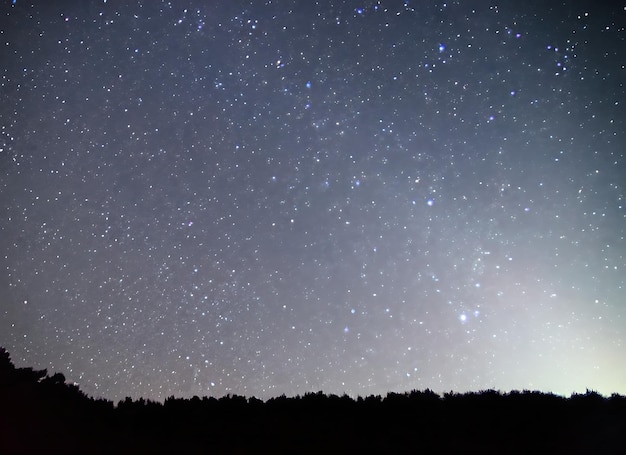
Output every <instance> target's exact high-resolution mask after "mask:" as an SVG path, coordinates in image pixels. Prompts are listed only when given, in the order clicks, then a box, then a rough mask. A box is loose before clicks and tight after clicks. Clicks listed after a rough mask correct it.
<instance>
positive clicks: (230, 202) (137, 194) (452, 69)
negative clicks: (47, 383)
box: [0, 0, 626, 400]
mask: <svg viewBox="0 0 626 455" xmlns="http://www.w3.org/2000/svg"><path fill="white" fill-rule="evenodd" d="M624 5H625V4H624V2H617V1H614V2H584V1H577V2H552V1H550V2H547V1H523V2H521V1H503V2H499V1H493V2H487V1H475V2H472V1H463V2H456V1H450V2H418V1H415V0H407V1H391V0H389V1H372V0H365V1H347V0H346V1H295V0H292V1H283V0H274V1H269V0H267V1H261V0H259V1H256V0H255V1H240V0H229V1H211V2H209V1H191V2H177V1H171V2H166V1H157V0H154V1H147V0H146V1H143V2H122V1H113V0H109V1H106V0H105V1H64V2H28V1H22V0H16V1H2V3H1V4H0V11H1V13H2V14H1V15H0V45H1V46H0V59H1V60H0V61H1V62H2V65H1V68H0V71H1V79H0V89H1V103H0V119H1V124H0V127H1V131H0V133H1V136H0V209H1V210H2V214H1V221H0V271H1V273H0V345H1V346H4V347H5V348H6V349H7V350H8V351H9V352H10V353H11V355H12V358H13V360H14V362H15V363H16V364H17V365H18V366H32V367H35V368H48V371H49V372H62V373H64V374H65V375H66V377H67V379H68V381H70V382H76V383H78V384H79V386H80V387H81V389H82V390H83V391H85V392H86V393H88V394H90V395H93V396H97V397H105V398H108V399H114V400H119V399H122V398H124V397H125V396H131V397H139V396H143V397H145V398H151V399H158V400H162V399H164V398H165V397H167V396H170V395H175V396H180V397H189V396H192V395H199V396H204V395H212V396H222V395H225V394H227V393H233V394H240V395H246V396H253V395H254V396H257V397H259V398H269V397H272V396H277V395H280V394H283V393H284V394H287V395H294V394H302V393H305V392H308V391H318V390H322V391H324V392H326V393H343V392H347V393H348V394H350V395H353V396H354V395H369V394H385V393H386V392H388V391H406V390H411V389H425V388H431V389H432V390H434V391H437V392H443V391H450V390H454V391H459V392H463V391H468V390H481V389H486V388H496V389H499V390H502V391H508V390H511V389H537V390H542V391H546V392H549V391H551V392H555V393H559V394H566V395H569V394H570V393H572V392H573V391H585V389H586V388H591V389H595V390H597V391H599V392H601V393H604V394H610V393H612V392H617V393H621V394H625V393H626V362H624V361H623V360H624V353H625V352H626V267H625V262H626V239H625V235H626V206H625V204H626V201H625V192H626V164H625V154H626V109H625V104H626V88H625V86H624V84H625V82H626V67H625V65H626V29H625V26H626V11H625V7H624Z"/></svg>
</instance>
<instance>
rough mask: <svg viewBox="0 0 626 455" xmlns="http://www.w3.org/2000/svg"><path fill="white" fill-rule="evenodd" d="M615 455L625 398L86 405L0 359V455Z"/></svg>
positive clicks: (493, 395) (624, 442)
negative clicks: (318, 454) (243, 454)
mask: <svg viewBox="0 0 626 455" xmlns="http://www.w3.org/2000/svg"><path fill="white" fill-rule="evenodd" d="M401 451H402V452H406V451H409V452H411V453H499V454H500V453H603V454H605V453H616V454H617V453H620V454H624V453H626V397H624V396H621V395H618V394H613V395H611V396H610V397H604V396H602V395H600V394H598V393H596V392H594V391H589V390H588V391H587V393H585V394H573V395H572V396H571V397H569V398H565V397H561V396H558V395H554V394H550V393H542V392H536V391H523V392H518V391H513V392H510V393H500V392H498V391H495V390H484V391H480V392H475V393H464V394H458V393H446V394H444V395H443V396H440V395H438V394H436V393H434V392H432V391H430V390H425V391H417V390H415V391H412V392H407V393H392V392H390V393H388V394H387V395H386V396H384V397H383V396H380V395H376V396H374V395H372V396H368V397H364V398H362V397H359V398H357V399H353V398H350V397H349V396H347V395H343V396H337V395H325V394H323V393H322V392H318V393H306V394H304V395H302V396H296V397H291V398H290V397H286V396H284V395H283V396H280V397H277V398H272V399H269V400H267V401H262V400H259V399H256V398H246V397H243V396H237V395H229V396H226V397H222V398H207V397H204V398H199V397H193V398H191V399H182V398H174V397H170V398H167V399H166V400H165V402H164V403H160V402H154V401H150V400H145V399H143V398H141V399H138V400H132V399H131V398H126V399H125V400H123V401H120V402H119V403H117V405H115V404H114V403H113V402H111V401H108V400H104V399H94V398H91V397H88V396H87V395H85V394H84V393H83V392H81V391H80V389H79V388H78V387H77V386H76V385H73V384H67V383H66V382H65V377H64V376H63V374H61V373H56V374H54V375H52V376H48V375H47V371H46V370H33V369H32V368H15V367H14V365H13V363H12V362H11V359H10V356H9V354H8V353H7V351H6V350H4V349H3V348H0V453H2V454H12V453H342V454H347V453H399V452H401Z"/></svg>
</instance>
